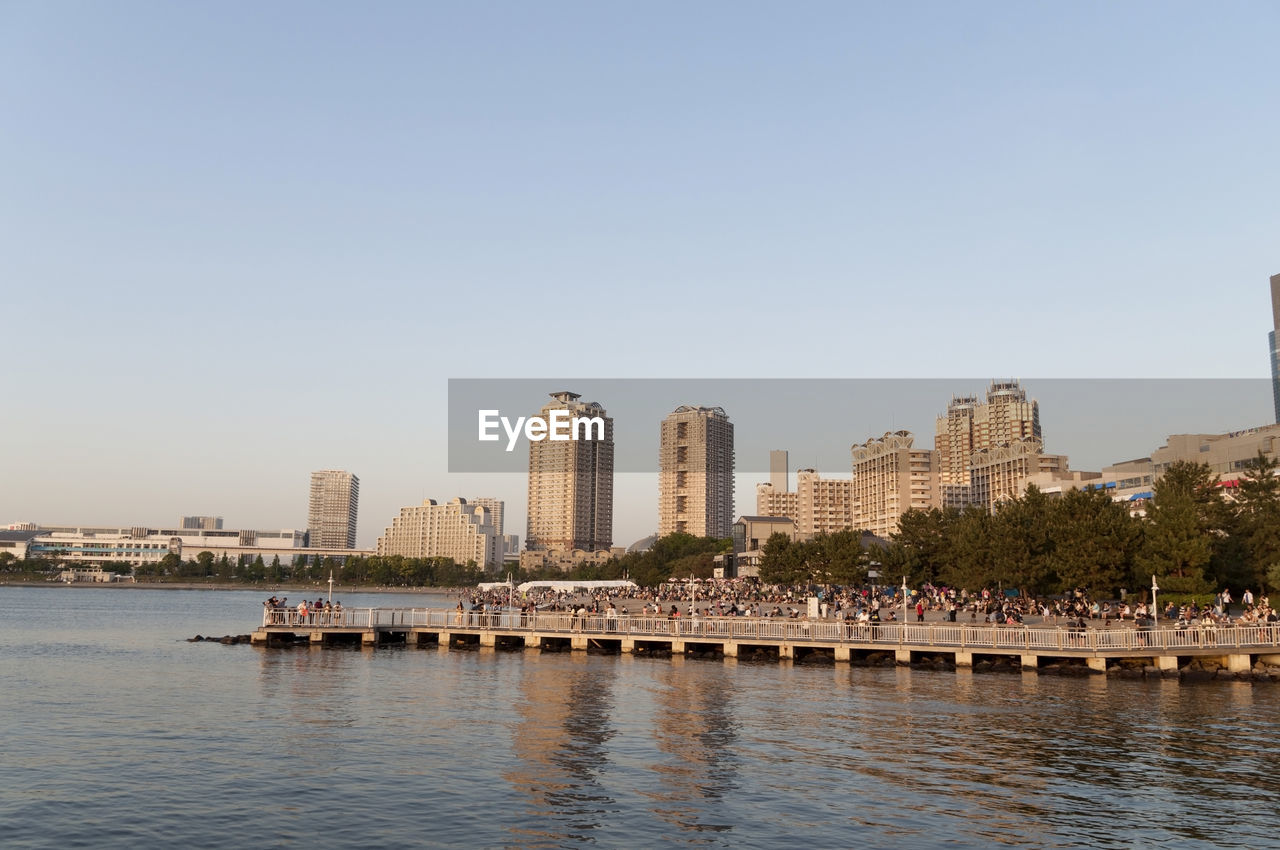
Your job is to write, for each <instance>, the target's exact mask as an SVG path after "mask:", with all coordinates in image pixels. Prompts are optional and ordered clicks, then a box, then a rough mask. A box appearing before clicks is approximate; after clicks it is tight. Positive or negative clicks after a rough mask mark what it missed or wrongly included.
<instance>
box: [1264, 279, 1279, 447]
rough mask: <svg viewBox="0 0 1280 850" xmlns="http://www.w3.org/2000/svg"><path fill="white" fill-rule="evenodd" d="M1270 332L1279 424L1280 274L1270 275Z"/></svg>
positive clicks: (1269, 338) (1272, 380)
mask: <svg viewBox="0 0 1280 850" xmlns="http://www.w3.org/2000/svg"><path fill="white" fill-rule="evenodd" d="M1271 327H1272V331H1271V333H1269V334H1267V342H1268V343H1270V348H1271V401H1272V403H1273V404H1274V405H1275V413H1276V424H1280V344H1277V343H1276V334H1277V332H1280V274H1273V275H1272V276H1271Z"/></svg>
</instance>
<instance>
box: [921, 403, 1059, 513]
mask: <svg viewBox="0 0 1280 850" xmlns="http://www.w3.org/2000/svg"><path fill="white" fill-rule="evenodd" d="M1022 440H1042V435H1041V433H1040V403H1039V402H1037V401H1036V400H1035V399H1031V400H1030V401H1028V400H1027V393H1026V391H1025V390H1023V389H1022V387H1021V385H1019V384H1018V382H1017V381H992V382H991V386H990V387H989V388H988V389H987V396H986V401H979V400H978V397H977V396H954V397H952V399H951V403H950V404H949V405H947V412H946V413H945V414H943V415H942V416H939V417H938V419H937V427H936V430H935V432H934V449H935V450H936V451H937V452H938V458H937V476H938V499H939V504H940V505H942V506H953V507H963V506H964V505H966V504H972V503H975V502H981V501H982V500H981V499H975V498H973V496H972V494H971V493H970V490H969V488H970V485H971V484H972V475H971V467H972V465H973V457H974V455H975V454H976V453H977V452H980V451H983V450H985V449H990V448H993V447H995V446H1000V445H1008V444H1012V443H1014V442H1018V441H1022Z"/></svg>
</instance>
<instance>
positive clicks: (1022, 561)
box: [0, 454, 1280, 601]
mask: <svg viewBox="0 0 1280 850" xmlns="http://www.w3.org/2000/svg"><path fill="white" fill-rule="evenodd" d="M1278 467H1280V464H1278V463H1277V461H1275V460H1272V459H1270V458H1267V457H1266V456H1265V455H1262V454H1259V455H1258V457H1256V458H1254V459H1253V460H1251V461H1249V463H1248V464H1247V465H1246V467H1245V469H1244V470H1243V471H1242V474H1241V477H1240V479H1239V480H1238V481H1237V482H1233V483H1232V484H1233V486H1231V487H1224V486H1221V485H1220V484H1219V482H1218V480H1217V478H1216V476H1215V475H1214V474H1213V473H1212V471H1211V470H1210V469H1209V467H1208V466H1207V465H1205V464H1195V463H1189V462H1185V461H1179V462H1176V463H1174V464H1171V465H1170V466H1169V468H1168V469H1167V470H1165V472H1164V474H1163V475H1162V477H1161V478H1160V479H1159V480H1158V481H1157V482H1156V483H1155V485H1154V486H1153V495H1152V498H1151V499H1150V500H1148V501H1146V502H1145V503H1143V505H1142V509H1141V510H1140V511H1137V512H1135V511H1132V510H1131V509H1130V505H1129V504H1128V503H1124V502H1115V501H1113V500H1112V499H1111V498H1110V497H1109V496H1108V495H1107V494H1106V493H1105V492H1104V491H1101V490H1097V489H1089V490H1071V491H1067V492H1066V493H1063V494H1062V495H1061V496H1056V497H1051V496H1049V495H1047V494H1045V493H1042V492H1040V491H1039V490H1037V489H1036V488H1035V487H1028V488H1027V490H1026V492H1025V493H1024V494H1023V495H1022V496H1021V497H1020V498H1017V499H1011V500H1008V501H1006V502H1003V503H1001V504H999V505H998V506H997V507H996V509H995V510H994V511H993V512H987V511H985V510H981V509H965V510H959V509H954V508H948V509H939V508H932V509H930V510H926V511H920V510H913V511H909V512H907V513H906V514H904V515H903V517H902V519H901V521H900V523H899V528H898V530H897V532H896V533H895V534H893V535H892V536H891V537H890V538H889V539H888V540H877V539H874V538H869V537H867V536H864V535H863V534H861V533H859V532H857V531H840V532H836V533H832V534H819V535H816V536H815V537H813V538H812V539H809V540H802V541H793V540H791V539H790V538H788V537H787V536H786V535H781V534H775V535H774V536H773V537H771V538H770V539H769V540H768V541H767V542H766V544H765V546H764V548H763V552H762V558H761V561H760V570H759V572H760V575H759V579H760V581H761V582H762V583H765V584H770V585H784V586H805V585H839V586H866V585H867V584H868V583H869V582H873V581H875V578H876V576H875V575H874V574H878V575H879V576H882V577H883V579H882V581H883V582H884V583H890V582H892V583H895V584H896V583H898V582H900V581H903V580H905V582H906V583H907V584H908V585H909V586H911V587H921V586H924V585H933V586H943V587H954V588H970V589H977V588H983V587H992V588H994V587H1002V588H1014V589H1018V590H1020V591H1021V592H1023V593H1025V594H1027V595H1029V596H1037V597H1043V596H1050V595H1053V594H1062V593H1067V592H1070V591H1071V590H1072V589H1074V588H1085V589H1087V590H1088V591H1089V592H1090V593H1091V595H1093V596H1094V597H1095V598H1116V597H1118V596H1120V595H1122V594H1121V591H1124V590H1127V591H1128V592H1130V593H1142V592H1143V590H1144V589H1145V588H1146V587H1149V586H1150V584H1151V582H1152V577H1154V578H1155V581H1156V583H1157V585H1158V586H1159V588H1160V591H1161V594H1162V597H1163V596H1166V595H1167V596H1168V597H1169V598H1170V599H1171V600H1187V601H1191V600H1194V599H1196V598H1203V597H1205V596H1212V595H1213V594H1214V593H1216V592H1217V590H1218V589H1219V588H1227V587H1230V588H1235V589H1237V591H1243V590H1245V589H1254V590H1258V591H1260V592H1266V591H1268V590H1271V591H1274V590H1280V477H1277V475H1278V472H1280V468H1278ZM731 548H732V547H731V542H730V541H729V540H727V539H715V538H700V537H692V536H690V535H687V534H671V535H668V536H666V537H663V538H661V539H659V540H658V541H656V542H655V543H654V545H653V546H652V547H651V548H650V549H649V550H647V551H644V552H635V553H628V554H626V555H624V556H622V557H620V558H615V559H613V560H611V561H608V562H606V563H604V564H584V565H580V566H578V567H575V568H573V569H570V570H568V571H562V570H559V569H556V568H546V569H541V570H523V569H520V568H519V567H517V566H515V565H511V566H509V567H504V568H502V569H501V570H500V571H499V572H490V573H487V574H486V573H485V572H484V571H482V570H480V569H478V568H477V567H476V565H475V564H474V563H465V564H459V563H456V562H455V561H453V560H452V559H450V558H439V557H436V558H407V557H402V556H398V555H392V556H357V557H352V558H347V559H344V560H342V561H339V560H337V559H334V558H323V559H318V560H314V561H306V559H297V560H298V561H299V562H298V563H285V562H282V561H281V560H280V558H279V557H278V556H277V557H275V558H273V559H272V560H271V561H270V562H265V561H264V560H263V558H262V557H261V556H259V557H257V558H256V559H254V560H252V561H249V562H247V563H245V562H236V561H235V560H232V559H228V558H227V557H225V556H224V557H222V558H220V559H216V558H215V557H214V556H213V554H212V553H210V552H198V553H196V554H195V556H194V557H193V558H191V559H189V560H183V559H181V558H179V557H178V556H177V555H175V554H169V555H166V556H165V558H164V559H162V560H160V561H159V562H156V563H152V564H143V565H138V566H136V567H134V568H133V570H132V573H131V577H132V578H133V579H134V581H136V585H134V584H132V583H127V585H122V586H129V585H131V586H138V587H184V588H205V587H222V588H228V589H237V588H247V587H252V588H264V589H270V590H275V589H289V588H295V589H298V590H300V591H303V592H307V591H308V590H310V589H314V588H315V587H317V586H324V587H327V586H328V585H327V582H328V579H329V578H330V576H332V577H333V579H334V582H335V586H337V587H341V588H343V589H344V590H346V591H347V592H352V591H355V590H359V591H361V592H371V591H378V590H381V591H387V592H405V591H413V590H417V591H432V592H443V593H449V592H454V591H456V590H458V589H463V588H472V587H475V586H476V584H478V583H479V582H482V581H491V580H493V579H494V578H495V577H500V578H506V577H508V576H509V577H510V578H512V579H513V580H514V581H516V582H521V581H534V580H539V579H544V580H545V579H574V580H598V579H620V578H629V579H630V580H632V581H634V582H636V584H638V585H640V586H641V587H649V588H654V587H659V586H661V585H662V584H663V583H664V582H666V581H668V580H669V579H671V578H699V579H707V578H710V577H711V576H712V575H713V571H714V570H715V568H716V566H717V560H716V557H717V556H718V555H724V554H726V553H728V552H730V551H731ZM286 557H287V555H286ZM63 566H64V565H63V564H62V563H60V562H57V561H56V560H53V559H46V560H40V559H28V560H17V559H14V558H13V557H12V555H10V554H8V553H0V581H5V582H7V583H10V584H12V583H14V582H17V581H29V582H34V583H42V582H45V581H49V580H51V579H52V578H53V577H55V576H56V574H57V573H58V572H59V571H60V570H61V569H62V568H63ZM102 566H103V567H104V568H106V569H110V568H111V567H112V566H116V567H118V566H121V565H119V564H116V565H111V564H103V565H102ZM873 573H874V574H873Z"/></svg>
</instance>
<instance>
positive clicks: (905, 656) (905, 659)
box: [893, 649, 911, 664]
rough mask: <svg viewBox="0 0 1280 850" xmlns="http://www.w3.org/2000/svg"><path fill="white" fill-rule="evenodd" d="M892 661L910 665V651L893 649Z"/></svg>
mask: <svg viewBox="0 0 1280 850" xmlns="http://www.w3.org/2000/svg"><path fill="white" fill-rule="evenodd" d="M893 660H894V661H896V662H898V663H899V664H910V663H911V650H909V649H895V650H894V651H893Z"/></svg>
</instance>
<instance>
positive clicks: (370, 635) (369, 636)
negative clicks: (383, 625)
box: [360, 629, 378, 646]
mask: <svg viewBox="0 0 1280 850" xmlns="http://www.w3.org/2000/svg"><path fill="white" fill-rule="evenodd" d="M360 643H362V644H363V645H365V646H377V645H378V633H377V632H375V631H373V630H372V629H370V630H369V631H367V632H361V633H360Z"/></svg>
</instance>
